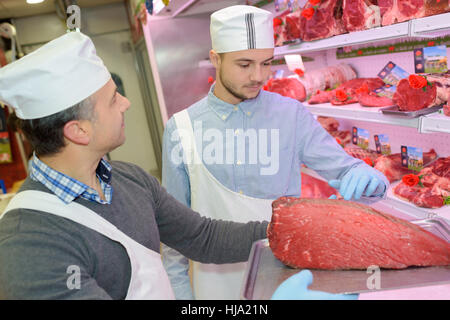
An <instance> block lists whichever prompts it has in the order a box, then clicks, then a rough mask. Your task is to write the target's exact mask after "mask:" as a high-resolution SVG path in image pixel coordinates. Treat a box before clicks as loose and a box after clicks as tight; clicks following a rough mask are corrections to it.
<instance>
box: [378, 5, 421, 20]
mask: <svg viewBox="0 0 450 320" xmlns="http://www.w3.org/2000/svg"><path fill="white" fill-rule="evenodd" d="M378 6H379V7H380V12H381V24H382V25H383V26H386V25H390V24H393V23H397V22H403V21H407V20H411V19H415V18H421V17H424V16H425V1H424V0H378Z"/></svg>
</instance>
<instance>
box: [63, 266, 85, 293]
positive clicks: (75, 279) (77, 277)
mask: <svg viewBox="0 0 450 320" xmlns="http://www.w3.org/2000/svg"><path fill="white" fill-rule="evenodd" d="M66 273H68V274H70V276H69V277H68V278H67V281H66V285H67V289H69V290H74V289H77V290H79V289H80V288H81V270H80V267H79V266H77V265H70V266H68V267H67V270H66Z"/></svg>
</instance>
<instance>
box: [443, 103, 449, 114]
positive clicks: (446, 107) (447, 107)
mask: <svg viewBox="0 0 450 320" xmlns="http://www.w3.org/2000/svg"><path fill="white" fill-rule="evenodd" d="M449 103H450V101H449V102H447V104H446V105H444V114H445V115H446V116H447V117H450V104H449Z"/></svg>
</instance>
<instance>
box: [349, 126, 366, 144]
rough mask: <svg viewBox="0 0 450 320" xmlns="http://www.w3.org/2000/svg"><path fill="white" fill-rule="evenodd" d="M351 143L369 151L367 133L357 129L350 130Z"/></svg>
mask: <svg viewBox="0 0 450 320" xmlns="http://www.w3.org/2000/svg"><path fill="white" fill-rule="evenodd" d="M352 143H353V144H356V145H357V146H358V147H360V148H362V149H369V131H367V130H365V129H361V128H357V127H353V128H352Z"/></svg>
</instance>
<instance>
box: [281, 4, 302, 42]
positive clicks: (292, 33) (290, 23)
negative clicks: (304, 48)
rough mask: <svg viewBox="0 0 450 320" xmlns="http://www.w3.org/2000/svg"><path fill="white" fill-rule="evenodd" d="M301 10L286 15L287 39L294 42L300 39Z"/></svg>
mask: <svg viewBox="0 0 450 320" xmlns="http://www.w3.org/2000/svg"><path fill="white" fill-rule="evenodd" d="M300 13H301V11H300V10H297V11H294V12H292V13H290V14H288V15H286V25H285V29H284V32H285V38H286V40H287V41H292V40H296V39H299V38H300Z"/></svg>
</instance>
